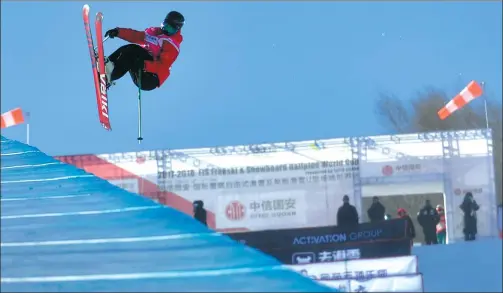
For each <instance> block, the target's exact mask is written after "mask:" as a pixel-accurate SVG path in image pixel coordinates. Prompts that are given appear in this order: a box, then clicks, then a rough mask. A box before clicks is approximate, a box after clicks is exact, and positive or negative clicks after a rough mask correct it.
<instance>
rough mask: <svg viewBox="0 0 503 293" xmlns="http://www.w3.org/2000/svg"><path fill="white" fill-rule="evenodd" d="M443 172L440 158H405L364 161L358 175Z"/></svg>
mask: <svg viewBox="0 0 503 293" xmlns="http://www.w3.org/2000/svg"><path fill="white" fill-rule="evenodd" d="M442 172H443V164H442V160H441V159H439V158H435V159H431V158H430V159H423V160H422V159H418V158H407V159H402V160H397V161H387V162H365V164H362V167H361V173H360V176H361V177H362V178H366V177H400V176H410V175H424V174H436V173H442Z"/></svg>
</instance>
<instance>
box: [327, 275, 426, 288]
mask: <svg viewBox="0 0 503 293" xmlns="http://www.w3.org/2000/svg"><path fill="white" fill-rule="evenodd" d="M318 282H319V283H321V284H323V285H325V286H328V287H331V288H335V289H337V290H339V291H340V292H424V289H423V275H421V274H417V275H412V276H393V277H384V278H374V279H367V280H353V279H352V280H330V281H318Z"/></svg>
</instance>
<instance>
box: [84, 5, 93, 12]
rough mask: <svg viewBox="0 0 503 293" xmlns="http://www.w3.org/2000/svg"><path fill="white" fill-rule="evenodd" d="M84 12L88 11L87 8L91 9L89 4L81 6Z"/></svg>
mask: <svg viewBox="0 0 503 293" xmlns="http://www.w3.org/2000/svg"><path fill="white" fill-rule="evenodd" d="M82 9H83V10H84V11H85V12H89V10H90V9H91V8H90V7H89V4H84V7H83V8H82Z"/></svg>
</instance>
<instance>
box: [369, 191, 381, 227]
mask: <svg viewBox="0 0 503 293" xmlns="http://www.w3.org/2000/svg"><path fill="white" fill-rule="evenodd" d="M384 214H386V208H385V207H384V206H383V205H382V203H381V202H379V198H378V197H377V196H374V197H373V198H372V205H371V206H370V208H369V209H368V210H367V215H368V216H369V220H370V223H377V222H380V221H383V220H384Z"/></svg>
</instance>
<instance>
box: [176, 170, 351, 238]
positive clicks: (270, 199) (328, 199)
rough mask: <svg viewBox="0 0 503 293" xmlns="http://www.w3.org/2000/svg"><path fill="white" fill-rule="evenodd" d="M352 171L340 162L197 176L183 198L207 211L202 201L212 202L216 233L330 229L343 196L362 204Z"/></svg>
mask: <svg viewBox="0 0 503 293" xmlns="http://www.w3.org/2000/svg"><path fill="white" fill-rule="evenodd" d="M354 169H356V170H357V169H358V166H357V165H355V166H353V165H351V162H350V161H348V162H342V161H341V162H324V163H309V164H284V165H277V166H264V167H246V168H234V169H229V170H219V171H214V172H213V171H211V170H200V173H199V172H198V174H197V176H195V177H192V178H187V179H185V180H187V181H188V182H190V183H191V186H192V187H193V188H192V189H189V190H187V191H183V192H182V193H183V194H184V197H186V196H191V197H193V198H194V199H196V198H197V199H202V200H204V201H205V206H206V203H207V199H206V198H208V197H209V198H211V199H212V200H211V199H209V200H210V201H212V202H214V201H215V200H214V199H215V198H216V204H214V205H213V206H211V204H210V207H208V209H211V208H212V207H213V211H215V222H216V228H217V229H237V228H246V229H248V230H264V229H287V228H299V227H316V226H328V225H333V224H335V223H337V221H336V215H337V213H336V212H333V211H334V210H335V211H337V208H338V207H339V206H340V205H341V204H342V197H343V196H344V195H345V194H347V195H348V196H349V197H350V198H351V202H352V203H353V204H355V205H357V208H359V202H360V201H358V202H357V203H355V200H354V199H353V178H352V175H353V170H354ZM180 180H182V179H176V180H175V182H176V181H180ZM171 181H172V180H171ZM173 187H174V186H173ZM168 188H169V186H168ZM189 194H190V195H189ZM203 196H204V197H203ZM307 203H309V204H307Z"/></svg>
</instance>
